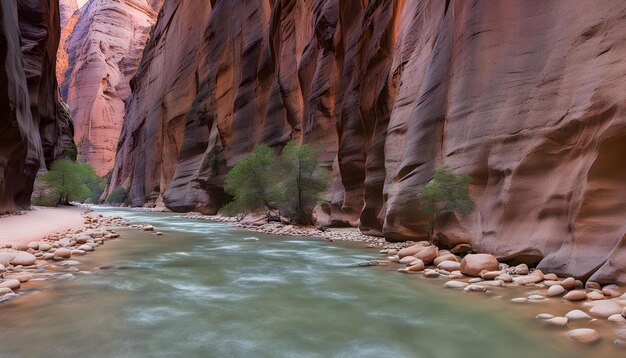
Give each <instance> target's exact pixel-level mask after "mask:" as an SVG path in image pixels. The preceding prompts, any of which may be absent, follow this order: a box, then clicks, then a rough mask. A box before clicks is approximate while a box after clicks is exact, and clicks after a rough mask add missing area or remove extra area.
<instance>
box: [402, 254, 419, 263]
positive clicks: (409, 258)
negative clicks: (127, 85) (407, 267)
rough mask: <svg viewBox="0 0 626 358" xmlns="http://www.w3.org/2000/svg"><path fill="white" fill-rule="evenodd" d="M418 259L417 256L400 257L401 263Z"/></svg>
mask: <svg viewBox="0 0 626 358" xmlns="http://www.w3.org/2000/svg"><path fill="white" fill-rule="evenodd" d="M415 260H418V259H417V258H416V257H414V256H405V257H403V258H401V259H400V261H398V262H399V263H401V264H410V263H411V262H413V261H415Z"/></svg>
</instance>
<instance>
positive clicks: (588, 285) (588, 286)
mask: <svg viewBox="0 0 626 358" xmlns="http://www.w3.org/2000/svg"><path fill="white" fill-rule="evenodd" d="M585 288H586V289H588V290H602V286H600V284H599V283H597V282H593V281H587V283H586V284H585Z"/></svg>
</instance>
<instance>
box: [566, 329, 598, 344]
mask: <svg viewBox="0 0 626 358" xmlns="http://www.w3.org/2000/svg"><path fill="white" fill-rule="evenodd" d="M567 337H569V339H571V340H573V341H576V342H580V343H585V344H593V343H597V342H598V341H599V340H600V334H599V333H598V332H597V331H596V330H595V329H591V328H578V329H573V330H571V331H569V332H567Z"/></svg>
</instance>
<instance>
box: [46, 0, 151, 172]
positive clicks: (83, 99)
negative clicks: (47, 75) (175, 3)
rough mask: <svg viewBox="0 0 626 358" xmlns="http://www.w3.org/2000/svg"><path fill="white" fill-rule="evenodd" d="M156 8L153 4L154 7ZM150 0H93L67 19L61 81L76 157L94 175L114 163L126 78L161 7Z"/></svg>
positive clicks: (60, 65)
mask: <svg viewBox="0 0 626 358" xmlns="http://www.w3.org/2000/svg"><path fill="white" fill-rule="evenodd" d="M153 5H154V6H156V7H157V8H156V9H155V8H153V7H152V6H153ZM159 5H160V4H159V2H158V1H151V0H122V1H110V0H91V1H89V2H88V3H86V4H85V5H84V6H83V7H82V8H81V9H80V10H79V11H78V13H74V15H73V16H72V17H70V18H69V20H68V22H67V25H66V27H65V29H64V32H65V33H66V35H67V38H64V39H63V40H64V41H63V51H62V52H65V53H66V57H65V55H62V56H60V57H61V61H59V68H58V73H59V80H60V81H62V86H61V88H62V94H63V97H64V99H65V100H66V102H67V103H68V105H69V106H70V109H71V116H72V120H73V121H74V125H75V127H76V133H75V140H76V142H77V143H78V144H79V155H80V156H81V158H83V159H84V160H85V161H87V162H88V163H89V164H91V165H92V166H93V167H94V168H95V169H96V172H97V174H98V175H101V176H104V175H106V174H107V173H108V172H109V171H110V170H111V168H112V167H113V160H114V156H115V149H116V146H117V140H118V137H119V133H120V130H121V127H122V121H123V117H124V101H125V100H126V98H127V97H128V95H129V94H130V87H129V81H130V78H131V77H132V76H133V75H134V74H135V71H136V69H137V66H138V65H139V61H140V60H141V55H142V52H143V48H144V46H145V43H146V41H147V39H148V34H149V32H150V29H151V27H152V25H153V24H154V22H155V20H156V17H157V13H156V11H155V10H157V11H158V6H159Z"/></svg>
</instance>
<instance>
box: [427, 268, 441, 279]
mask: <svg viewBox="0 0 626 358" xmlns="http://www.w3.org/2000/svg"><path fill="white" fill-rule="evenodd" d="M424 277H426V278H439V272H437V271H435V270H430V269H427V270H425V271H424Z"/></svg>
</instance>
